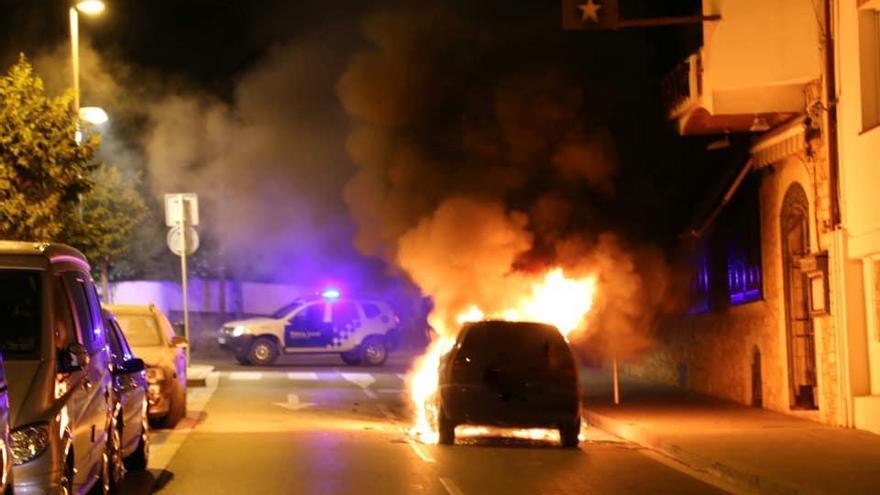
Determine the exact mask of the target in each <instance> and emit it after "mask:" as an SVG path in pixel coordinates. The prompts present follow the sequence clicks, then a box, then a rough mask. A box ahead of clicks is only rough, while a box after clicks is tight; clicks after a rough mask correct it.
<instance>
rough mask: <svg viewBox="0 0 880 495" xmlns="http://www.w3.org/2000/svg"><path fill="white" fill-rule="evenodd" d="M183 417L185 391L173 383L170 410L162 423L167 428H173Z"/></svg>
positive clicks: (184, 411)
mask: <svg viewBox="0 0 880 495" xmlns="http://www.w3.org/2000/svg"><path fill="white" fill-rule="evenodd" d="M184 417H186V390H185V389H184V388H183V386H181V385H180V384H179V383H177V382H175V387H174V392H172V393H171V408H170V410H169V411H168V415H167V416H165V420H164V421H163V422H162V423H163V425H164V426H165V427H167V428H174V427H175V426H177V423H179V422H180V420H181V419H183V418H184Z"/></svg>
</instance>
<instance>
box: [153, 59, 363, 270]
mask: <svg viewBox="0 0 880 495" xmlns="http://www.w3.org/2000/svg"><path fill="white" fill-rule="evenodd" d="M337 58H338V55H337V54H336V53H334V52H333V51H332V50H331V49H330V48H328V47H327V46H326V45H324V44H321V43H317V42H301V43H297V44H294V45H289V46H284V47H279V48H277V49H275V50H274V51H273V52H272V53H270V54H269V55H268V57H267V58H266V59H265V60H263V61H262V62H261V64H260V65H259V66H258V67H257V68H256V69H255V70H253V71H251V72H250V73H248V74H247V76H246V77H244V78H243V79H242V80H241V81H240V83H239V84H238V86H237V88H236V91H235V95H234V101H233V102H232V104H225V103H222V102H219V101H217V100H213V99H209V98H206V97H199V96H187V95H184V96H180V95H174V96H169V97H166V98H164V99H162V100H161V101H159V102H157V103H156V104H155V105H153V106H152V107H151V109H150V112H149V117H150V121H151V123H152V126H151V131H150V132H149V133H148V134H147V138H146V140H145V149H146V153H147V157H148V163H149V172H150V175H151V178H152V185H153V189H154V192H155V193H156V194H157V195H160V194H164V193H166V192H188V191H189V192H197V193H199V195H200V197H201V198H202V201H203V202H204V204H205V211H206V215H205V224H206V227H207V228H208V229H211V230H210V231H211V232H212V233H213V235H214V236H215V237H216V238H217V239H218V241H219V243H220V246H221V247H222V250H223V254H224V257H225V258H227V259H230V260H248V261H249V262H250V263H251V264H252V265H257V267H256V270H257V271H262V272H264V275H269V276H278V277H282V278H284V276H285V275H288V276H290V275H294V276H295V278H297V279H299V280H304V279H312V280H314V279H319V278H321V277H327V276H332V275H335V276H342V275H345V274H346V273H347V270H348V269H349V268H350V266H349V265H346V262H348V263H350V260H351V257H352V256H351V255H352V254H353V253H354V252H353V251H352V250H351V249H350V241H349V239H350V237H351V235H352V228H351V223H350V222H349V221H348V218H347V214H346V211H345V208H344V205H343V203H342V201H341V197H340V192H339V191H340V190H341V189H342V185H343V184H344V182H345V180H346V178H347V177H348V176H349V175H350V173H351V164H350V160H349V159H348V157H347V155H346V154H345V151H344V148H343V139H344V129H345V120H344V115H343V113H342V112H341V110H340V109H339V106H338V104H337V103H336V97H335V95H334V93H333V89H332V88H333V81H334V80H335V78H336V77H337V76H338V73H339V70H340V69H339V64H338V63H336V62H334V61H335V60H336V59H337ZM261 267H264V268H261ZM253 269H254V268H253V266H252V268H251V270H253ZM266 271H268V272H269V273H268V274H266V273H265V272H266ZM285 272H286V273H285ZM315 282H320V280H315Z"/></svg>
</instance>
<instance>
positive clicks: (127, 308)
mask: <svg viewBox="0 0 880 495" xmlns="http://www.w3.org/2000/svg"><path fill="white" fill-rule="evenodd" d="M101 306H102V307H103V308H104V309H108V310H110V311H112V312H113V313H114V314H117V315H153V314H156V313H161V311H160V310H159V308H158V307H157V306H156V305H155V304H102V305H101Z"/></svg>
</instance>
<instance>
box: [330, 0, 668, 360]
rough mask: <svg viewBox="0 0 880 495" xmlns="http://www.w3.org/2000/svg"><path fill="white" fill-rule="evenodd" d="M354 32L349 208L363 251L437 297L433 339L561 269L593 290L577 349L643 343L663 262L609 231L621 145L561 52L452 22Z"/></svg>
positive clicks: (661, 289) (660, 293)
mask: <svg viewBox="0 0 880 495" xmlns="http://www.w3.org/2000/svg"><path fill="white" fill-rule="evenodd" d="M363 30H364V35H365V37H366V38H367V40H368V41H369V43H370V46H369V47H368V48H367V49H365V50H363V51H361V52H359V53H357V54H356V55H355V56H354V57H353V58H352V60H351V62H350V63H349V66H348V69H347V70H346V72H345V73H344V74H343V76H342V78H341V79H340V81H339V83H338V85H337V90H338V92H339V96H340V99H341V101H342V102H343V105H344V106H345V109H346V110H347V111H348V113H349V115H350V117H351V119H352V130H351V132H350V134H349V137H348V142H347V149H348V152H349V154H350V155H351V157H352V160H353V161H354V163H355V165H356V166H357V171H356V173H355V175H354V177H353V178H352V179H351V180H350V181H349V182H348V184H347V185H346V188H345V200H346V201H347V203H348V205H349V209H350V211H351V213H352V216H353V218H354V220H355V222H356V225H357V234H356V238H355V240H356V245H357V247H358V248H359V249H360V250H361V251H362V252H364V253H366V254H369V255H375V256H380V257H383V258H384V259H386V260H388V261H389V262H392V263H394V264H396V265H397V266H399V267H400V268H401V269H402V270H404V271H405V272H406V273H407V274H408V275H409V276H410V277H411V279H412V280H413V281H414V282H415V283H416V284H417V285H418V286H419V287H420V288H421V289H422V291H423V293H424V294H426V295H428V296H430V297H431V298H432V299H433V302H434V305H435V310H434V313H433V314H432V316H431V322H432V324H434V325H435V326H436V327H437V328H438V330H439V331H441V332H447V334H448V333H449V332H452V333H454V331H455V329H456V327H457V322H456V315H459V314H461V313H462V312H463V311H464V310H465V309H466V308H467V307H468V306H470V305H478V306H479V307H481V308H482V309H484V310H485V311H487V312H493V311H494V310H496V309H497V310H501V309H503V308H505V307H509V306H508V305H509V304H510V303H511V301H513V300H515V299H516V298H517V297H521V296H522V294H523V293H524V292H525V291H527V290H528V288H529V287H530V284H531V283H532V282H534V280H535V279H536V278H537V276H538V275H539V274H541V273H545V272H546V271H547V270H549V269H550V268H551V267H562V268H563V269H565V271H566V274H571V275H574V276H585V275H595V276H596V277H597V281H598V282H597V300H596V304H595V305H594V309H593V311H592V312H591V315H590V319H589V321H588V322H585V326H588V327H589V330H590V331H589V332H582V334H581V335H580V336H579V337H578V338H577V339H579V340H580V341H581V342H584V345H585V346H586V347H591V348H594V349H595V348H601V350H602V351H603V353H604V354H605V355H606V356H610V355H613V356H615V357H621V358H626V357H632V356H634V355H636V354H637V353H638V352H640V351H641V350H644V349H645V348H646V347H647V346H649V345H650V341H651V337H650V335H651V329H652V328H653V324H654V319H655V318H656V317H657V315H658V313H659V311H660V309H661V307H662V306H663V304H664V303H663V301H664V300H665V297H666V288H667V287H666V282H665V280H666V270H665V264H664V262H663V257H662V256H661V255H660V254H659V253H657V252H655V251H652V250H650V249H641V248H640V249H635V248H633V247H632V246H629V245H627V244H626V243H625V242H624V241H623V240H622V239H621V238H620V236H618V235H615V234H613V233H612V231H613V229H609V224H613V220H611V219H613V215H612V212H610V211H608V206H607V205H609V204H613V203H612V202H611V198H612V197H613V195H614V190H615V187H614V180H615V173H616V170H617V158H616V152H615V143H614V139H613V137H612V136H611V134H610V132H609V131H608V130H607V129H606V128H604V127H602V126H601V125H598V124H597V119H596V118H595V116H594V115H593V114H592V112H591V105H593V104H594V103H595V102H594V101H592V100H591V98H590V95H589V94H588V92H587V91H586V89H587V86H586V85H585V84H584V83H583V82H581V81H582V80H583V74H579V73H578V72H577V71H571V70H565V69H562V68H564V67H570V66H571V63H570V61H567V60H566V59H565V56H566V54H565V53H559V54H557V56H553V55H552V54H551V55H549V56H546V57H544V58H543V59H540V60H536V59H535V58H523V57H520V56H517V53H516V50H524V49H525V48H524V47H527V46H530V45H531V44H535V43H537V44H541V43H542V41H541V40H540V39H539V38H540V36H541V35H542V33H540V32H538V33H532V34H530V35H529V36H534V37H535V38H534V39H524V38H523V36H526V35H524V34H522V33H524V32H526V30H516V29H514V30H512V31H511V32H510V33H507V34H504V35H498V36H486V35H485V34H484V30H483V29H482V28H481V26H477V25H469V24H468V23H466V22H464V21H463V20H462V19H460V18H458V17H457V16H455V15H454V14H452V13H450V12H449V11H446V10H416V11H413V10H398V11H393V12H385V13H380V14H377V15H374V16H372V17H369V18H368V19H367V20H366V21H365V22H364V26H363ZM529 32H530V31H529ZM511 50H513V51H514V53H511V52H510V51H511ZM526 51H527V50H526ZM544 54H545V55H546V52H544Z"/></svg>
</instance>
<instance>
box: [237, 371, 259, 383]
mask: <svg viewBox="0 0 880 495" xmlns="http://www.w3.org/2000/svg"><path fill="white" fill-rule="evenodd" d="M229 379H230V380H236V381H256V380H262V379H263V374H262V373H260V372H259V371H233V372H230V373H229Z"/></svg>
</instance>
